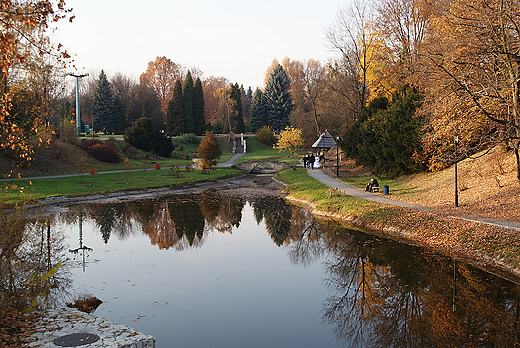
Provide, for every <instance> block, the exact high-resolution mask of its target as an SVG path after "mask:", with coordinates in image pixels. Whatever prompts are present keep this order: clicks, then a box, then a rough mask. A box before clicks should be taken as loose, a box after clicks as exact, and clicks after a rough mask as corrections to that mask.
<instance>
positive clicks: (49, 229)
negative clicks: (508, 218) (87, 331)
mask: <svg viewBox="0 0 520 348" xmlns="http://www.w3.org/2000/svg"><path fill="white" fill-rule="evenodd" d="M265 180H268V179H265ZM260 181H261V180H260ZM238 186H240V185H238V184H237V185H234V184H231V185H227V186H226V187H221V188H218V189H199V190H192V191H191V192H179V193H176V194H172V195H169V196H164V197H158V198H150V199H140V200H135V201H120V202H113V203H106V202H99V203H95V204H83V205H76V206H69V207H66V208H63V209H62V210H61V211H60V212H58V213H56V214H55V215H52V216H46V217H42V218H40V220H41V219H44V220H45V223H43V224H42V222H41V221H39V222H31V223H28V224H27V229H29V230H30V229H33V230H34V231H35V238H34V239H35V240H37V239H38V236H39V235H41V243H40V244H41V246H40V249H42V251H41V254H42V255H45V254H46V253H45V251H44V249H45V247H46V246H47V247H48V249H49V250H48V258H49V259H48V260H47V261H48V262H47V263H48V264H49V265H50V264H51V263H52V264H54V263H55V262H56V261H58V259H59V261H63V266H62V267H61V268H60V270H59V272H58V273H57V277H56V278H57V279H59V283H60V286H59V287H58V286H56V287H55V288H56V289H58V288H60V289H61V292H60V291H58V290H56V291H54V293H53V295H52V296H49V297H50V298H51V299H52V300H53V301H55V302H57V303H59V302H60V301H69V300H70V299H72V298H74V297H77V296H79V295H82V294H92V295H94V296H96V297H98V298H99V299H101V300H102V301H103V304H101V306H100V307H98V308H97V310H96V311H95V312H94V315H96V316H101V317H104V318H106V319H108V320H110V321H113V322H117V323H120V324H125V325H128V326H130V327H133V328H135V329H137V330H140V331H142V332H144V333H147V334H150V335H152V336H154V337H155V338H156V340H157V341H156V347H158V348H163V347H357V346H358V347H513V346H515V344H518V342H519V329H518V323H517V320H518V315H519V313H520V311H519V301H518V300H519V298H520V297H519V296H520V295H519V294H520V291H519V287H518V285H516V284H513V283H511V282H508V281H506V280H504V279H502V278H499V277H496V276H494V275H492V274H488V273H486V272H484V271H481V270H479V269H477V268H474V267H471V266H470V265H468V264H465V263H462V262H458V261H454V260H452V259H449V258H447V257H443V256H441V255H438V254H435V253H433V252H430V251H428V250H424V249H421V248H417V247H411V246H408V245H405V244H400V243H397V242H394V241H391V240H387V239H383V238H380V237H378V236H375V235H371V234H367V233H363V232H359V231H355V230H350V229H346V228H343V227H340V226H336V225H334V224H330V223H327V222H323V221H322V222H320V221H317V220H316V219H315V218H314V217H313V216H312V215H311V214H310V213H309V212H308V211H306V210H305V209H301V208H298V207H295V206H292V205H289V204H287V203H286V202H285V201H284V200H283V199H282V198H280V197H278V196H277V195H274V194H270V193H269V192H270V191H269V187H267V186H266V187H267V189H266V187H259V185H257V186H255V187H252V186H250V187H248V188H247V189H245V190H242V189H239V188H238ZM260 186H261V185H260ZM42 226H44V227H42ZM45 234H47V237H45ZM45 238H47V239H46V240H47V243H44V240H45ZM50 241H53V243H56V245H58V244H59V243H60V241H61V242H62V243H63V245H64V248H61V249H60V248H59V247H57V246H55V245H54V244H53V246H52V248H53V251H52V257H51V243H50ZM33 244H34V245H39V244H38V243H37V242H36V243H33ZM35 248H37V246H35ZM51 258H52V259H53V260H52V262H51V260H50V259H51ZM43 259H45V257H43ZM49 301H50V300H49Z"/></svg>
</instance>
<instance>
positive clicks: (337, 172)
mask: <svg viewBox="0 0 520 348" xmlns="http://www.w3.org/2000/svg"><path fill="white" fill-rule="evenodd" d="M336 178H338V179H339V137H336Z"/></svg>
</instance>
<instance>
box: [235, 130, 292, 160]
mask: <svg viewBox="0 0 520 348" xmlns="http://www.w3.org/2000/svg"><path fill="white" fill-rule="evenodd" d="M290 154H291V153H290V152H289V150H284V151H282V152H280V151H279V150H277V149H273V146H272V145H265V144H262V143H261V142H259V141H258V140H256V138H255V137H254V136H250V137H248V138H247V153H245V154H244V156H242V157H241V158H240V159H239V160H238V162H245V161H256V160H265V159H275V160H280V161H283V162H288V163H296V162H298V161H299V158H296V157H289V156H290ZM299 157H301V156H299Z"/></svg>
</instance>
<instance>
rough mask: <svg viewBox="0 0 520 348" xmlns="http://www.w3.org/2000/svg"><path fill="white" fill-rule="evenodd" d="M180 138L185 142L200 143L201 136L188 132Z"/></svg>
mask: <svg viewBox="0 0 520 348" xmlns="http://www.w3.org/2000/svg"><path fill="white" fill-rule="evenodd" d="M179 140H180V141H181V142H182V143H184V144H190V143H191V144H198V143H200V138H199V137H198V136H196V135H195V134H194V133H186V134H183V135H181V136H179Z"/></svg>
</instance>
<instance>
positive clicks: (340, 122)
mask: <svg viewBox="0 0 520 348" xmlns="http://www.w3.org/2000/svg"><path fill="white" fill-rule="evenodd" d="M287 60H288V59H287ZM285 61H286V59H284V63H285ZM285 65H287V74H288V75H289V78H290V79H291V95H292V97H293V100H294V105H295V108H294V111H293V112H292V114H291V118H290V120H291V124H292V125H294V126H298V128H300V129H301V130H302V132H303V134H304V135H305V138H306V139H307V140H308V141H312V142H314V140H315V139H317V137H318V136H319V135H320V134H321V133H322V131H323V130H325V129H330V130H332V131H333V132H334V133H338V134H339V133H341V132H342V131H343V129H344V127H345V125H346V122H345V121H344V117H343V115H342V113H341V112H339V111H338V110H337V109H335V108H333V107H330V106H331V105H330V104H329V103H328V97H329V88H330V87H329V84H330V79H329V76H328V74H327V69H326V66H324V65H322V64H321V62H320V61H317V60H313V59H310V60H308V61H307V62H300V61H289V60H288V61H287V63H285Z"/></svg>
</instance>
